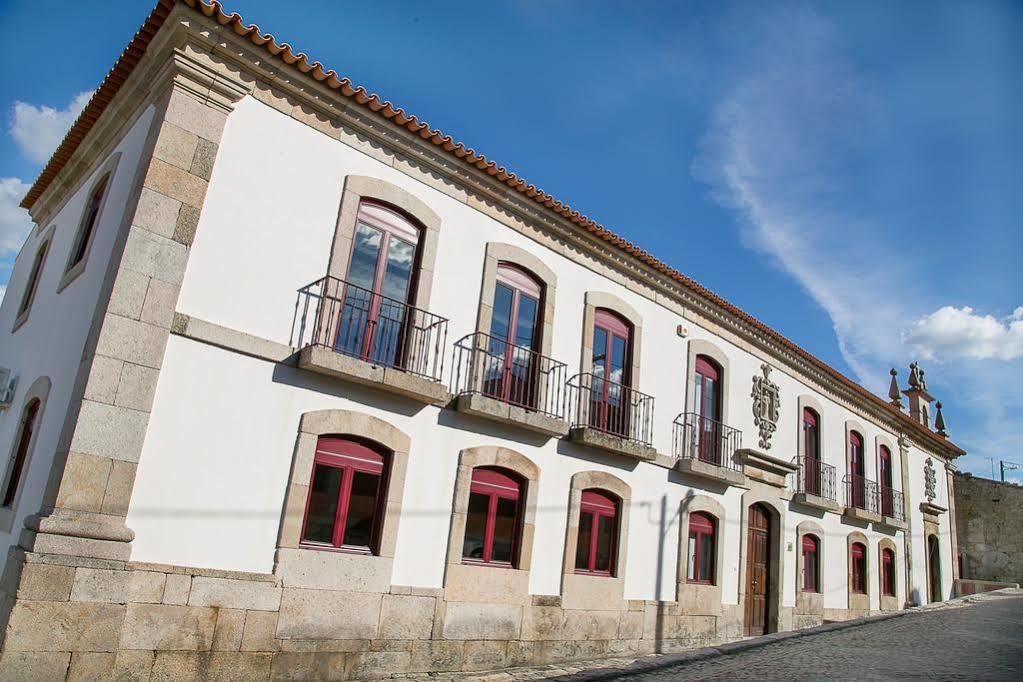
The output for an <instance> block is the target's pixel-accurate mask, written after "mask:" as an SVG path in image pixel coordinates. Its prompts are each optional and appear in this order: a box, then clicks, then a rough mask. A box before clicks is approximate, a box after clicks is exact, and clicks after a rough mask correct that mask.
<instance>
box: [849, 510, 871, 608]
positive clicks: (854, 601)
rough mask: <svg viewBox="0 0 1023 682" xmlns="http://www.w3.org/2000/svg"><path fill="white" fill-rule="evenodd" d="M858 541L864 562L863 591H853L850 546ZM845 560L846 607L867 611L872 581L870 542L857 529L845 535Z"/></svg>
mask: <svg viewBox="0 0 1023 682" xmlns="http://www.w3.org/2000/svg"><path fill="white" fill-rule="evenodd" d="M857 542H858V543H860V544H861V545H863V561H864V562H865V563H866V566H865V568H864V576H863V586H864V590H865V591H864V592H854V591H853V562H852V548H853V544H854V543H857ZM845 562H846V592H847V593H848V596H849V603H848V605H847V608H848V609H849V610H850V611H854V610H855V611H864V612H866V611H869V610H870V594H871V590H870V587H871V585H873V583H874V579H873V571H872V570H871V569H872V566H873V562H871V560H870V542H869V541H868V540H867V536H866V535H864V534H863V533H861V532H860V531H858V530H854V531H852V532H851V533H849V534H848V535H847V536H846V550H845Z"/></svg>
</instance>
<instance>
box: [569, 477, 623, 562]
mask: <svg viewBox="0 0 1023 682" xmlns="http://www.w3.org/2000/svg"><path fill="white" fill-rule="evenodd" d="M584 515H589V516H590V517H591V521H590V537H589V541H590V544H589V547H590V551H589V556H588V557H587V558H586V565H585V566H582V567H580V566H579V557H578V555H577V556H576V564H575V572H576V573H581V574H585V575H602V576H608V577H610V576H613V575H614V573H615V561H616V560H617V558H618V501H617V498H616V497H615V496H614V495H612V494H611V493H607V492H604V491H603V490H584V491H583V494H582V499H581V501H580V503H579V536H578V539H580V540H581V539H582V534H583V530H582V529H583V523H582V518H583V516H584ZM602 518H604V519H610V520H611V541H610V544H609V547H610V558H609V559H608V568H607V570H598V569H597V540H598V538H599V536H600V532H599V529H600V520H601V519H602ZM576 546H577V547H578V545H576Z"/></svg>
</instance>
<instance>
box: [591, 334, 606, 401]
mask: <svg viewBox="0 0 1023 682" xmlns="http://www.w3.org/2000/svg"><path fill="white" fill-rule="evenodd" d="M606 360H607V332H606V331H604V330H603V329H601V328H600V327H594V328H593V377H594V381H596V378H597V377H603V376H604V369H605V362H606ZM594 388H596V387H594Z"/></svg>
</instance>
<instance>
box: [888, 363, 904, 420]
mask: <svg viewBox="0 0 1023 682" xmlns="http://www.w3.org/2000/svg"><path fill="white" fill-rule="evenodd" d="M888 373H889V374H891V375H892V380H891V383H890V384H889V385H888V397H889V398H890V399H891V401H892V405H894V406H895V407H897V408H899V409H900V410H901V409H902V392H901V391H899V382H898V380H896V378H895V377H896V376H897V375H898V374H899V373H898V372H896V371H895V368H894V367H892V368H891V370H890V371H889V372H888Z"/></svg>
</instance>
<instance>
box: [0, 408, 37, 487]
mask: <svg viewBox="0 0 1023 682" xmlns="http://www.w3.org/2000/svg"><path fill="white" fill-rule="evenodd" d="M38 414H39V401H38V400H33V401H32V402H30V403H29V404H28V405H27V406H26V407H25V413H24V415H23V416H22V418H21V426H20V427H19V430H20V433H19V434H18V444H17V446H16V447H15V448H14V454H13V456H12V457H11V464H10V468H9V469H8V473H7V482H6V483H5V484H4V499H3V506H4V507H10V506H11V505H12V504H14V498H15V496H16V495H17V494H18V485H19V484H20V482H21V473H22V469H24V468H25V460H26V459H28V449H29V446H31V445H32V434H33V433H35V429H36V415H38Z"/></svg>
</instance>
